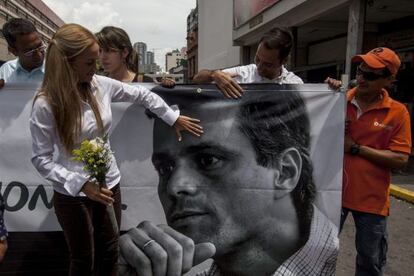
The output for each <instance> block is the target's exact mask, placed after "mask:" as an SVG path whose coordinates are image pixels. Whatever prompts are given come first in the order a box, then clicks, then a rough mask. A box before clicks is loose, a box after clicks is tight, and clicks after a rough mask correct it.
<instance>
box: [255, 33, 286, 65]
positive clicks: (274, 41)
mask: <svg viewBox="0 0 414 276" xmlns="http://www.w3.org/2000/svg"><path fill="white" fill-rule="evenodd" d="M260 43H263V45H264V46H265V47H266V48H267V49H269V50H272V49H276V50H279V59H280V60H281V61H282V60H284V59H285V58H287V57H288V56H289V54H290V50H291V49H292V46H293V35H292V33H291V31H290V30H289V29H288V28H287V27H275V28H273V29H272V30H270V31H269V32H267V33H265V34H264V35H263V37H262V38H261V39H260Z"/></svg>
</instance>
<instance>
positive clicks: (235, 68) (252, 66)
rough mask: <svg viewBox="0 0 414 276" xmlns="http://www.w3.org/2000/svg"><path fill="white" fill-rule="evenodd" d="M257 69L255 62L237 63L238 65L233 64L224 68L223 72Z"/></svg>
mask: <svg viewBox="0 0 414 276" xmlns="http://www.w3.org/2000/svg"><path fill="white" fill-rule="evenodd" d="M255 70H257V67H256V64H254V63H253V64H247V65H239V66H233V67H228V68H224V69H223V70H222V71H223V72H233V71H255Z"/></svg>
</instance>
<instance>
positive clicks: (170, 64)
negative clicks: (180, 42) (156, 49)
mask: <svg viewBox="0 0 414 276" xmlns="http://www.w3.org/2000/svg"><path fill="white" fill-rule="evenodd" d="M185 59H186V57H185V55H184V54H183V53H181V52H180V51H179V50H178V49H177V50H174V51H172V52H168V53H167V54H165V71H166V72H169V71H170V70H171V69H172V68H174V67H177V66H180V65H181V62H182V60H185Z"/></svg>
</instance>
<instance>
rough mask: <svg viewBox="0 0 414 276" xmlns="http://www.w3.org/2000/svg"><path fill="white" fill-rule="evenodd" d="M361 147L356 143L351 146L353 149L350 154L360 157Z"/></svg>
mask: <svg viewBox="0 0 414 276" xmlns="http://www.w3.org/2000/svg"><path fill="white" fill-rule="evenodd" d="M360 147H361V145H359V144H357V143H355V144H353V145H352V146H351V148H350V149H349V153H350V154H351V155H358V153H359V148H360Z"/></svg>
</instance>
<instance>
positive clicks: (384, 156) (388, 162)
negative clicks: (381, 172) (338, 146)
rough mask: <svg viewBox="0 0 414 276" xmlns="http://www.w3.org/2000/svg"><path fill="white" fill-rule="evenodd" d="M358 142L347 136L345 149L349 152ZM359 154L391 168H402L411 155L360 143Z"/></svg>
mask: <svg viewBox="0 0 414 276" xmlns="http://www.w3.org/2000/svg"><path fill="white" fill-rule="evenodd" d="M354 144H356V143H355V141H353V140H352V138H351V137H349V136H345V144H344V150H345V152H346V153H349V151H350V148H351V146H352V145H354ZM358 156H360V157H362V158H365V159H367V160H368V161H371V162H372V163H375V164H377V165H381V166H383V167H386V168H390V169H402V168H404V167H405V166H406V165H407V163H408V157H409V155H408V154H406V153H402V152H396V151H391V150H379V149H374V148H371V147H369V146H364V145H360V146H359V152H358Z"/></svg>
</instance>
